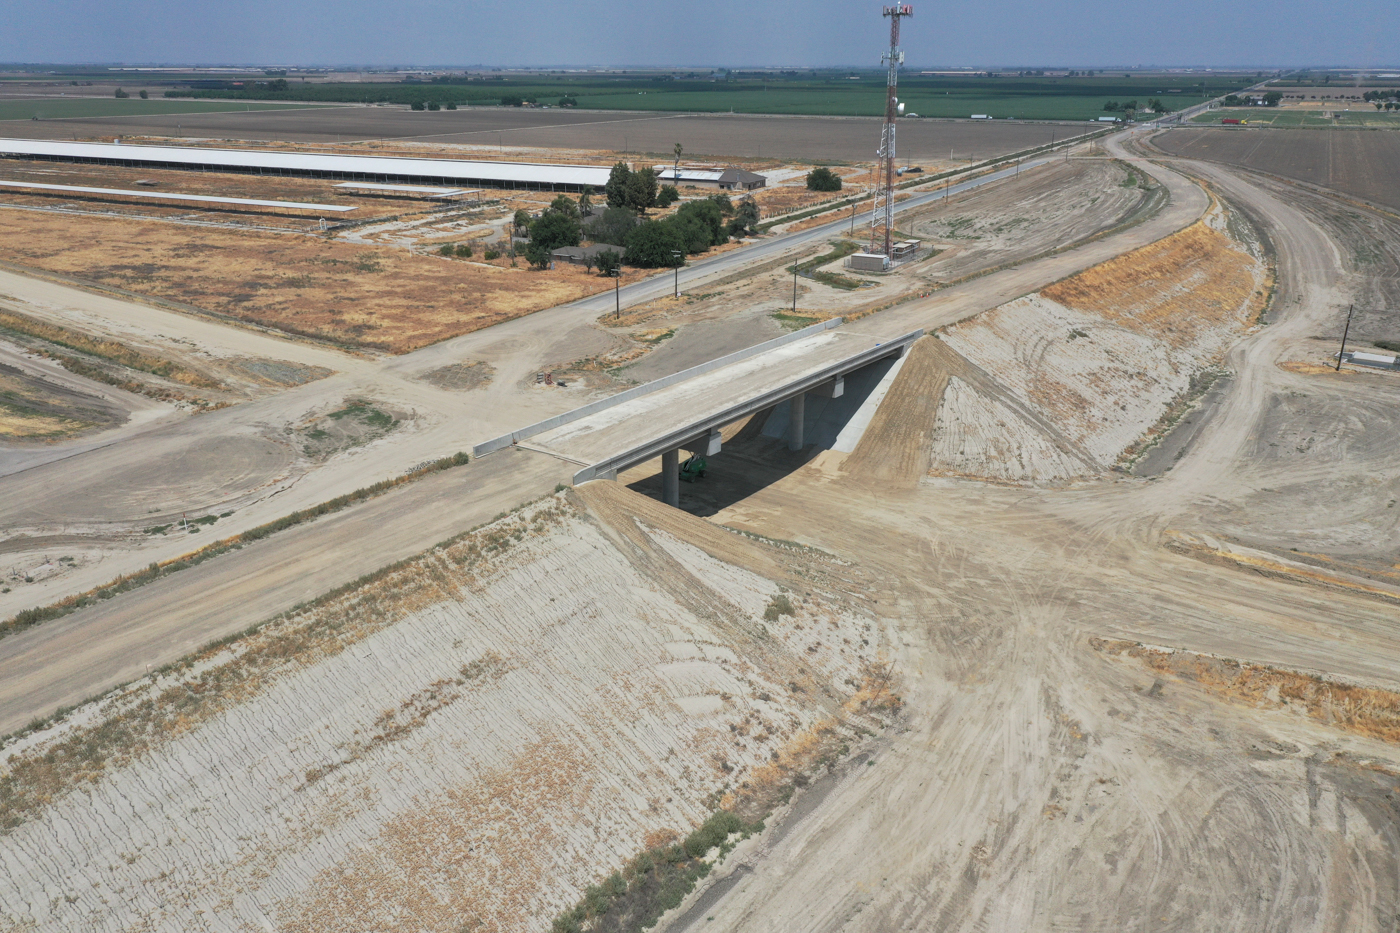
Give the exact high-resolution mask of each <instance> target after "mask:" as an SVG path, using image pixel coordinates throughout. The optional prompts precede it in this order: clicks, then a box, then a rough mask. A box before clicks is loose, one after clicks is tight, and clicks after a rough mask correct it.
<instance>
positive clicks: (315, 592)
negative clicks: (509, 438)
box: [0, 450, 570, 734]
mask: <svg viewBox="0 0 1400 933" xmlns="http://www.w3.org/2000/svg"><path fill="white" fill-rule="evenodd" d="M569 473H570V471H569V470H568V469H567V465H566V464H563V463H561V462H559V461H557V460H554V459H551V458H549V457H544V456H541V455H539V454H532V453H529V452H526V451H516V450H507V451H502V452H501V454H499V455H497V456H494V457H490V458H488V459H486V460H482V461H480V462H477V463H472V464H468V465H467V466H465V467H457V468H455V469H452V470H448V471H446V472H444V473H439V474H437V475H435V476H431V477H429V478H427V479H425V480H420V481H419V482H417V483H412V484H409V485H406V486H402V487H400V488H398V489H395V490H392V491H390V492H388V493H386V494H384V495H383V496H380V497H379V498H377V499H372V500H370V501H369V502H366V503H364V504H362V505H360V506H357V507H355V508H353V509H350V510H347V511H345V512H341V513H338V514H334V515H330V516H327V517H325V518H321V519H319V520H317V521H315V522H313V523H311V524H309V525H303V526H301V527H298V528H293V529H291V530H289V531H285V532H282V533H281V534H278V535H275V536H273V537H272V538H269V539H267V540H264V541H260V542H258V543H257V544H255V545H251V546H249V547H248V548H247V549H246V550H245V551H243V552H240V553H238V554H236V555H231V558H232V559H227V560H220V559H215V560H212V561H208V562H206V563H203V564H200V565H198V566H196V567H194V568H192V569H189V570H185V571H182V572H180V573H177V574H174V575H172V576H169V577H165V578H163V579H161V580H159V581H157V582H155V583H152V584H149V585H147V586H146V587H144V588H142V589H141V590H140V591H138V592H136V593H132V594H128V597H135V598H122V597H117V598H115V599H113V600H110V601H108V602H106V603H103V604H102V605H100V606H97V607H94V608H92V609H88V610H83V611H80V612H77V613H74V614H72V615H70V616H67V617H65V618H62V619H58V620H56V621H53V622H48V623H45V624H44V625H41V626H39V627H37V628H34V629H30V630H28V631H24V632H20V633H19V634H16V635H12V636H10V637H8V638H5V639H0V734H4V733H8V732H12V731H13V730H15V729H17V728H19V727H20V726H22V725H24V724H25V723H26V722H28V721H29V720H30V719H32V718H34V717H35V716H41V715H47V713H48V712H50V711H52V710H54V709H56V708H57V707H59V706H71V705H73V704H74V703H77V702H79V701H80V700H83V699H86V698H87V697H90V696H93V695H94V694H96V693H99V692H101V691H102V690H105V689H107V688H108V687H111V686H114V685H116V684H120V683H125V682H126V681H128V680H132V679H134V678H136V677H139V676H141V675H142V674H144V673H146V671H147V670H149V669H154V668H158V667H160V666H161V665H163V664H168V663H170V662H171V661H175V660H177V659H178V658H181V657H183V656H185V655H187V654H189V653H190V652H192V651H194V650H195V649H197V648H199V647H201V646H202V645H204V644H206V643H208V642H210V641H214V640H216V639H219V638H223V637H224V636H226V635H230V634H233V633H234V632H239V631H242V630H243V629H245V628H247V627H249V626H250V625H254V624H256V623H258V622H261V621H263V620H264V619H267V618H270V617H271V616H274V615H276V614H277V613H279V612H282V611H284V610H286V609H287V608H289V607H291V606H293V605H295V604H297V603H300V602H305V601H307V600H310V599H314V598H315V597H317V596H319V595H321V594H322V593H324V592H327V591H328V590H332V589H334V588H336V587H337V586H341V585H343V584H344V583H346V582H347V581H350V580H354V579H356V578H357V577H360V576H363V575H364V574H367V573H371V572H372V571H375V570H377V569H379V568H380V567H383V566H385V565H387V564H392V563H394V562H395V561H398V560H402V559H404V558H406V557H409V556H410V555H413V554H416V553H418V552H419V551H421V550H423V548H424V547H425V546H427V545H429V544H431V543H435V542H438V541H442V540H445V539H447V538H450V537H452V536H453V535H455V534H458V533H460V532H462V531H465V530H467V529H469V528H472V527H474V526H476V525H479V524H481V523H483V522H485V521H488V520H489V519H491V518H492V517H494V516H495V515H497V514H498V513H499V512H501V511H502V510H503V509H506V508H510V507H511V506H513V505H515V504H518V503H520V502H522V501H524V500H525V499H528V498H530V497H532V496H536V495H543V494H544V493H546V492H549V491H550V490H551V489H552V488H553V487H554V486H555V485H556V484H557V483H559V482H561V481H566V480H567V479H568V476H569Z"/></svg>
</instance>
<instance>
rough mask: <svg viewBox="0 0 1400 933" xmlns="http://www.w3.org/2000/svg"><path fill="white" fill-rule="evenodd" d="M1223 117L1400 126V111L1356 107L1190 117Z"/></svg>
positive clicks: (1282, 123) (1205, 120)
mask: <svg viewBox="0 0 1400 933" xmlns="http://www.w3.org/2000/svg"><path fill="white" fill-rule="evenodd" d="M1221 120H1248V121H1249V125H1250V126H1254V125H1256V124H1257V125H1259V126H1276V127H1288V126H1368V127H1381V128H1386V129H1400V114H1397V113H1393V112H1392V113H1384V112H1382V111H1378V110H1373V109H1371V108H1369V107H1367V108H1366V109H1364V110H1363V109H1361V108H1359V107H1358V108H1357V109H1356V110H1322V109H1307V110H1304V109H1300V108H1292V107H1281V108H1273V107H1249V108H1246V109H1243V110H1236V109H1222V110H1211V111H1209V112H1207V113H1202V114H1199V115H1197V116H1194V117H1192V118H1191V122H1192V123H1202V124H1211V123H1219V122H1220V121H1221Z"/></svg>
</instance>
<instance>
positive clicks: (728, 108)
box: [168, 71, 1253, 120]
mask: <svg viewBox="0 0 1400 933" xmlns="http://www.w3.org/2000/svg"><path fill="white" fill-rule="evenodd" d="M435 80H436V81H438V82H442V83H430V84H424V83H412V84H406V83H397V84H391V83H375V84H363V83H345V84H332V83H326V84H292V85H291V86H290V87H289V88H288V89H287V90H279V91H276V92H269V91H268V90H267V89H266V88H265V87H253V88H249V89H247V90H243V89H238V88H233V87H230V88H228V89H201V90H183V89H177V90H173V91H170V92H168V93H170V94H178V95H182V96H184V95H188V96H193V97H200V98H210V99H215V98H230V97H232V98H238V97H244V96H246V97H249V98H257V99H275V100H300V101H319V102H327V103H329V102H358V103H379V102H387V103H397V104H410V103H413V102H415V101H425V102H426V101H438V102H441V103H446V102H449V101H451V102H454V103H456V104H458V105H469V106H498V105H500V104H501V103H502V101H510V100H515V99H518V100H534V101H537V102H539V103H540V104H550V105H555V104H558V103H559V101H560V100H561V99H563V98H565V97H569V98H572V99H574V100H576V101H577V106H578V107H579V108H583V109H588V110H639V111H676V112H684V113H763V114H812V115H821V116H878V115H879V114H880V113H881V112H882V110H883V107H884V95H883V92H884V86H885V75H884V72H883V71H879V72H875V71H840V72H802V73H792V74H771V73H763V74H760V73H744V72H732V73H730V74H729V75H728V77H727V78H724V79H718V80H708V79H704V78H700V77H699V76H686V75H674V74H634V75H589V76H568V75H563V76H552V75H530V74H525V75H511V76H486V75H482V76H474V75H467V76H461V77H454V78H450V79H435ZM1252 82H1253V79H1252V78H1251V77H1246V76H1232V75H1210V76H1202V75H1154V74H1137V75H1133V76H1131V77H1128V76H1125V75H1124V74H1122V73H1119V74H1115V75H1112V76H1107V75H1100V76H1095V77H1054V76H1034V77H1016V76H1006V77H985V76H980V75H972V74H968V75H965V76H964V75H956V76H944V75H921V74H918V73H906V74H905V75H904V76H902V77H901V79H900V99H901V100H902V101H904V102H905V104H906V105H907V107H908V110H909V111H910V112H913V113H917V114H919V115H920V116H924V117H953V118H963V119H966V118H967V117H968V116H969V115H971V114H974V113H985V114H988V115H989V116H992V117H994V118H997V119H1001V118H1007V119H1022V120H1025V119H1033V120H1088V119H1091V118H1093V117H1095V116H1099V115H1102V114H1103V112H1104V105H1105V104H1106V103H1108V102H1109V101H1111V100H1112V101H1118V102H1120V103H1122V102H1125V101H1129V100H1137V101H1138V103H1139V104H1140V105H1141V106H1146V103H1147V101H1148V99H1149V98H1153V97H1159V98H1162V99H1163V100H1164V101H1165V102H1166V103H1167V105H1168V107H1170V108H1171V109H1173V110H1180V109H1182V108H1185V107H1189V106H1192V105H1194V104H1199V103H1202V102H1203V101H1205V100H1209V99H1210V98H1212V97H1215V96H1218V95H1220V94H1225V93H1229V92H1231V91H1236V90H1240V89H1241V88H1243V87H1246V86H1247V85H1249V84H1250V83H1252Z"/></svg>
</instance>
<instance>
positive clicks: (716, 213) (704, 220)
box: [676, 200, 729, 253]
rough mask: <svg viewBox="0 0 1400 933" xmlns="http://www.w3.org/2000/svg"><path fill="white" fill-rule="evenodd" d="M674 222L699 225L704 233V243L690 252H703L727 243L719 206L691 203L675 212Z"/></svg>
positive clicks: (727, 239) (703, 202) (712, 203)
mask: <svg viewBox="0 0 1400 933" xmlns="http://www.w3.org/2000/svg"><path fill="white" fill-rule="evenodd" d="M676 220H680V221H687V222H688V221H690V220H694V221H695V222H697V223H699V224H700V225H701V227H702V228H703V229H704V231H705V242H704V244H703V246H702V247H701V248H700V249H698V250H697V249H691V250H690V252H692V253H697V252H703V251H704V250H705V249H708V248H709V247H711V246H719V245H721V244H723V243H728V242H729V234H728V233H727V232H725V229H724V215H723V214H722V213H720V209H719V205H718V204H716V203H715V202H713V201H709V200H705V201H691V202H690V203H688V204H685V205H683V206H682V207H681V209H680V210H679V211H677V212H676Z"/></svg>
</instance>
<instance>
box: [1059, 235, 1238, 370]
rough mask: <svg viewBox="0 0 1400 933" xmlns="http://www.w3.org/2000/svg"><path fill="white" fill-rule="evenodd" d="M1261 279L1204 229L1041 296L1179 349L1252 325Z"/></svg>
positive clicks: (1222, 239) (1221, 238) (1226, 241)
mask: <svg viewBox="0 0 1400 933" xmlns="http://www.w3.org/2000/svg"><path fill="white" fill-rule="evenodd" d="M1258 272H1259V265H1258V263H1257V262H1256V261H1255V259H1254V257H1252V256H1250V255H1249V254H1248V253H1247V252H1245V251H1244V250H1242V249H1240V248H1239V247H1238V246H1237V245H1236V244H1235V243H1234V241H1233V240H1231V239H1230V238H1229V237H1227V236H1225V235H1224V234H1223V233H1220V232H1219V231H1217V230H1215V229H1213V228H1212V227H1210V226H1208V225H1207V224H1205V223H1204V222H1198V223H1195V224H1192V225H1191V226H1190V227H1187V228H1186V229H1185V230H1182V231H1180V232H1179V233H1174V234H1172V235H1171V236H1169V237H1166V238H1165V239H1162V240H1159V241H1158V242H1156V243H1152V244H1150V245H1148V246H1144V247H1142V248H1141V249H1136V250H1133V251H1132V252H1131V253H1125V254H1124V255H1122V256H1119V257H1118V258H1116V259H1111V260H1109V261H1108V262H1105V263H1102V264H1100V265H1097V266H1095V267H1094V268H1092V269H1088V270H1086V271H1084V272H1081V273H1079V274H1078V275H1075V276H1072V277H1070V278H1068V279H1065V280H1064V281H1062V282H1057V283H1055V284H1054V285H1051V286H1050V287H1049V288H1044V289H1041V291H1040V294H1041V295H1042V296H1044V297H1046V298H1049V299H1050V300H1051V301H1056V302H1059V303H1060V304H1062V305H1065V306H1066V307H1070V308H1075V309H1077V310H1080V311H1088V312H1091V313H1093V314H1097V315H1099V316H1101V317H1103V318H1105V319H1106V320H1109V321H1113V322H1114V323H1116V324H1120V325H1122V326H1123V327H1127V328H1129V329H1130V330H1136V331H1138V332H1140V333H1145V334H1148V335H1150V336H1153V337H1156V338H1157V339H1159V340H1162V341H1163V342H1165V343H1167V344H1169V345H1171V346H1173V347H1178V348H1179V347H1184V346H1186V345H1187V344H1189V343H1191V342H1192V341H1194V340H1195V339H1196V337H1197V336H1198V334H1199V333H1200V332H1201V331H1202V330H1203V329H1206V328H1212V327H1221V326H1229V325H1231V324H1235V323H1238V322H1239V321H1240V320H1241V319H1242V316H1243V317H1247V316H1248V311H1249V308H1250V307H1251V301H1252V299H1253V298H1254V296H1255V292H1256V291H1258V284H1259V280H1258V278H1257V276H1258Z"/></svg>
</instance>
